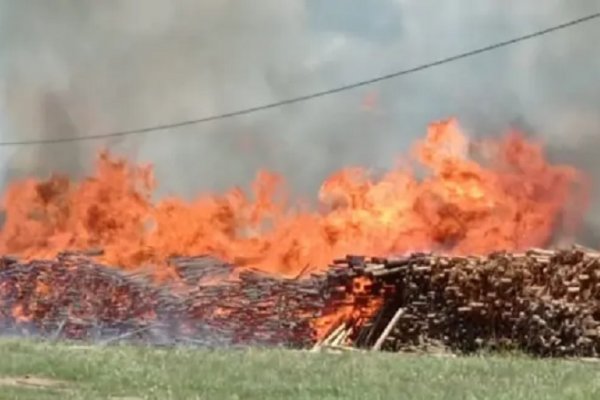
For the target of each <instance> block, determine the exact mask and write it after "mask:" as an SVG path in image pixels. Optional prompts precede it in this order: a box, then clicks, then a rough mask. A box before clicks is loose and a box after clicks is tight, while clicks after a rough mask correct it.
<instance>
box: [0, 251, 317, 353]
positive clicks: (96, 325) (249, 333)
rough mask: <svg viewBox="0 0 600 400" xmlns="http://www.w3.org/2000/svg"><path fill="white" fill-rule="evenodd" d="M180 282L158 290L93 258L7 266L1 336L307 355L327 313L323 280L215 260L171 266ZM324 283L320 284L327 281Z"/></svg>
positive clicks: (144, 277)
mask: <svg viewBox="0 0 600 400" xmlns="http://www.w3.org/2000/svg"><path fill="white" fill-rule="evenodd" d="M170 262H171V264H172V265H173V266H174V267H175V270H176V272H177V274H179V275H180V277H181V280H171V281H168V282H158V281H157V280H156V279H152V277H151V276H150V273H149V272H147V271H146V272H143V271H134V272H127V271H124V270H121V269H118V268H114V267H107V266H104V265H101V264H98V263H95V262H94V261H93V260H91V259H90V258H89V257H87V256H82V255H77V254H61V255H59V256H58V257H57V259H55V260H46V261H31V262H26V263H22V262H19V261H18V260H16V259H12V258H7V257H4V258H1V259H0V333H2V334H12V335H37V336H43V337H51V338H57V339H58V338H61V339H80V340H88V341H93V342H100V343H109V342H115V341H123V340H128V341H138V342H139V341H143V342H144V343H153V344H172V343H178V342H183V343H189V344H195V345H203V346H222V345H228V346H232V345H283V346H289V347H306V346H308V345H309V344H310V343H311V342H312V341H313V340H314V336H313V331H312V327H311V321H312V320H313V318H315V317H316V316H317V315H318V314H319V313H320V310H321V309H322V308H323V301H322V295H321V291H320V290H319V288H320V287H321V286H320V285H319V283H318V282H317V280H316V279H313V280H311V279H307V280H284V279H275V278H273V277H270V276H267V275H262V274H260V273H258V272H256V271H250V270H244V271H240V272H237V271H236V269H235V268H234V267H233V266H230V265H227V264H224V263H222V262H219V261H218V260H215V259H212V258H209V257H186V258H183V257H178V258H173V259H172V260H170ZM322 281H323V280H322V279H321V282H322Z"/></svg>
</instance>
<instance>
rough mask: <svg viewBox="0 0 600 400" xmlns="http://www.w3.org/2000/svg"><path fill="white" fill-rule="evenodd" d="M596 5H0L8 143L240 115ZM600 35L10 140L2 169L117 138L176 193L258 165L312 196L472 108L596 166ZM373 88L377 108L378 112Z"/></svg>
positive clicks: (112, 126)
mask: <svg viewBox="0 0 600 400" xmlns="http://www.w3.org/2000/svg"><path fill="white" fill-rule="evenodd" d="M597 8H598V7H597V1H596V0H571V1H556V0H547V1H544V2H543V5H542V4H540V2H532V1H529V2H524V1H518V0H502V1H498V0H476V1H475V0H473V1H468V0H467V1H466V2H465V0H445V1H443V2H440V1H439V0H420V1H408V0H370V1H361V0H343V1H342V0H338V1H326V0H288V1H285V2H282V1H279V0H261V1H254V2H250V1H236V2H231V1H222V0H204V1H199V0H179V1H177V2H174V1H168V0H145V1H143V2H142V1H136V0H118V1H117V0H105V1H92V0H62V1H55V2H48V1H44V0H28V1H14V0H0V18H1V20H0V88H1V93H2V96H1V101H0V107H1V111H0V112H1V117H0V130H1V132H0V133H1V135H0V139H1V140H2V141H4V140H26V139H39V138H56V137H69V136H84V135H90V134H97V133H103V132H109V131H113V130H126V129H131V128H138V127H144V126H150V125H154V124H163V123H168V122H172V121H180V120H187V119H194V118H197V117H202V116H208V115H211V114H215V113H222V112H228V111H231V110H236V109H240V108H245V107H250V106H255V105H258V104H263V103H269V102H273V101H276V100H279V99H284V98H288V97H293V96H296V95H302V94H306V93H310V92H312V91H319V90H323V89H325V88H329V87H334V86H337V85H341V84H345V83H349V82H352V81H355V80H361V79H365V78H370V77H372V76H375V75H378V74H382V73H388V72H391V71H394V70H398V69H404V68H408V67H411V66H414V65H418V64H421V63H425V62H428V61H430V60H434V59H438V58H441V57H445V56H449V55H453V54H455V53H459V52H463V51H466V50H470V49H472V48H476V47H480V46H484V45H487V44H489V43H492V42H495V41H501V40H505V39H508V38H510V37H513V36H518V35H521V34H525V33H529V32H531V31H534V30H537V29H540V28H544V27H547V26H550V25H553V24H557V23H560V22H563V21H566V20H569V19H572V18H577V17H580V16H583V15H586V14H588V13H592V12H596V11H598V9H597ZM598 37H600V23H598V22H592V23H586V24H584V25H581V26H578V27H574V28H572V29H570V30H567V31H563V32H558V33H554V34H551V35H548V36H546V37H543V38H540V39H536V40H532V41H529V42H526V43H521V44H518V45H515V46H512V47H508V48H504V49H500V50H498V51H495V52H493V53H487V54H484V55H480V56H478V57H475V58H471V59H468V60H462V61H459V62H455V63H453V64H451V65H445V66H442V67H439V68H435V69H431V70H428V71H424V72H420V73H417V74H414V75H411V76H407V77H405V78H401V79H398V80H393V81H386V82H383V83H381V84H378V85H374V86H372V87H368V88H363V89H359V90H355V91H351V92H346V93H342V94H337V95H333V96H330V97H326V98H321V99H318V100H314V101H311V102H307V103H302V104H296V105H293V106H287V107H283V108H279V109H272V110H269V111H265V112H261V113H256V114H253V115H248V116H244V117H240V118H235V119H229V120H225V121H218V122H214V123H207V124H203V125H198V126H189V127H185V128H179V129H172V130H166V131H159V132H155V133H150V134H147V135H140V136H136V137H126V138H120V139H113V140H107V141H96V142H85V143H78V144H57V145H49V146H43V147H36V146H33V147H20V148H1V149H0V155H1V157H2V160H4V161H3V164H2V171H1V172H2V175H4V176H5V177H6V178H5V180H7V179H12V178H13V177H15V176H22V175H30V174H37V175H45V174H47V173H49V171H51V170H64V171H68V172H70V173H72V174H80V173H83V172H84V171H85V170H86V169H89V167H90V166H91V162H92V160H93V155H94V152H95V151H96V150H97V149H98V148H99V147H102V146H108V147H110V148H111V149H113V150H114V151H116V152H118V153H121V154H126V155H128V156H129V157H130V158H131V159H134V160H139V161H143V162H152V163H154V164H155V166H156V172H157V177H158V179H159V182H160V184H161V188H160V189H161V193H162V194H167V193H173V194H175V193H176V194H179V195H185V196H191V195H193V194H195V193H197V192H199V191H202V190H220V189H223V188H226V187H229V186H231V185H234V184H245V183H247V182H248V181H250V180H251V179H252V177H253V176H254V174H255V173H256V171H257V169H259V168H269V169H272V170H275V171H277V172H280V173H282V174H284V175H285V176H286V177H287V178H288V179H289V181H290V183H291V184H292V186H293V188H294V189H295V190H298V191H302V192H305V193H306V192H308V193H312V192H314V190H315V188H316V187H317V185H318V183H319V182H320V181H321V180H322V179H323V178H324V177H325V176H326V175H327V174H328V173H330V172H331V171H332V170H334V169H336V168H339V167H341V166H343V165H348V164H361V165H366V166H369V167H373V168H385V167H387V166H389V165H390V164H391V163H392V162H393V161H394V156H395V155H397V154H400V153H402V152H404V151H405V150H406V148H407V147H408V145H409V144H410V142H412V141H413V140H414V139H415V138H416V137H418V136H420V135H422V134H423V132H424V130H425V127H426V125H427V123H429V122H430V121H432V120H435V119H440V118H445V117H448V116H457V117H459V118H460V119H461V121H462V123H463V125H464V126H466V127H468V128H469V129H470V130H472V131H473V132H474V133H476V134H478V135H486V134H493V133H497V132H499V131H501V130H502V129H505V128H507V127H508V126H510V125H512V124H515V123H518V124H524V125H526V126H528V127H529V128H530V129H531V130H533V131H534V132H535V133H536V134H538V135H540V136H542V137H543V138H544V139H546V140H547V141H548V142H549V143H550V146H551V147H552V148H553V149H554V150H555V151H554V153H556V157H557V158H561V157H563V156H565V155H567V154H568V155H569V157H570V159H571V160H572V161H575V162H579V163H583V164H585V166H586V167H587V168H588V171H589V172H591V173H594V172H596V171H597V170H599V168H598V167H596V165H597V164H596V160H597V159H598V156H600V146H598V145H596V146H594V147H593V148H592V147H591V146H590V144H589V143H590V141H591V140H594V138H596V137H599V136H598V135H599V133H600V114H599V113H598V111H599V110H598V104H600V81H599V80H598V77H597V71H598V70H600V50H599V48H598V46H597V44H596V43H595V40H594V39H595V38H598ZM365 98H366V99H375V100H376V107H375V108H374V109H365V107H364V106H363V103H364V102H365ZM598 141H600V140H597V142H598ZM582 148H583V149H586V152H585V153H584V152H581V151H580V149H582ZM557 150H560V151H557ZM563 150H564V151H563ZM597 175H600V174H597Z"/></svg>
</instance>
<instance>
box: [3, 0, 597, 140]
mask: <svg viewBox="0 0 600 400" xmlns="http://www.w3.org/2000/svg"><path fill="white" fill-rule="evenodd" d="M597 18H600V12H598V13H595V14H591V15H587V16H585V17H581V18H578V19H575V20H571V21H568V22H564V23H562V24H560V25H554V26H552V27H549V28H546V29H542V30H539V31H536V32H533V33H529V34H527V35H523V36H518V37H516V38H513V39H509V40H505V41H503V42H497V43H494V44H491V45H488V46H485V47H481V48H478V49H474V50H470V51H467V52H464V53H460V54H456V55H454V56H450V57H446V58H442V59H439V60H436V61H431V62H429V63H426V64H421V65H418V66H416V67H411V68H408V69H404V70H401V71H396V72H392V73H390V74H386V75H380V76H377V77H375V78H371V79H367V80H363V81H358V82H355V83H351V84H348V85H343V86H338V87H335V88H331V89H327V90H324V91H321V92H315V93H311V94H307V95H303V96H298V97H293V98H290V99H286V100H280V101H277V102H274V103H268V104H263V105H260V106H255V107H250V108H245V109H241V110H237V111H231V112H227V113H223V114H215V115H211V116H208V117H203V118H198V119H192V120H187V121H180V122H173V123H168V124H162V125H154V126H149V127H145V128H137V129H131V130H124V131H117V132H111V133H104V134H96V135H90V136H78V137H64V138H55V139H39V140H24V141H13V142H0V146H2V147H4V146H27V145H38V144H53V143H68V142H80V141H87V140H99V139H107V138H116V137H123V136H130V135H139V134H145V133H149V132H154V131H161V130H166V129H171V128H180V127H183V126H188V125H196V124H201V123H205V122H211V121H217V120H221V119H227V118H233V117H238V116H242V115H247V114H252V113H255V112H259V111H264V110H268V109H271V108H278V107H282V106H286V105H289V104H295V103H300V102H304V101H308V100H312V99H316V98H319V97H324V96H328V95H331V94H335V93H340V92H345V91H348V90H352V89H356V88H359V87H362V86H367V85H371V84H373V83H377V82H381V81H385V80H388V79H393V78H398V77H400V76H403V75H409V74H412V73H415V72H419V71H423V70H426V69H430V68H434V67H437V66H440V65H443V64H448V63H451V62H454V61H458V60H461V59H464V58H469V57H473V56H476V55H479V54H482V53H487V52H490V51H493V50H496V49H499V48H502V47H506V46H510V45H513V44H516V43H519V42H523V41H526V40H529V39H534V38H536V37H539V36H544V35H546V34H549V33H552V32H556V31H560V30H563V29H566V28H570V27H572V26H575V25H579V24H582V23H584V22H588V21H591V20H595V19H597Z"/></svg>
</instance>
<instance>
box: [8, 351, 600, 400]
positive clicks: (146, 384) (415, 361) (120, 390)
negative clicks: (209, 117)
mask: <svg viewBox="0 0 600 400" xmlns="http://www.w3.org/2000/svg"><path fill="white" fill-rule="evenodd" d="M25 375H30V376H34V377H38V378H50V379H56V380H61V381H66V382H68V383H69V384H68V388H67V389H58V390H56V389H39V388H24V387H19V386H14V385H13V386H2V387H0V399H25V400H28V399H42V400H44V399H86V400H93V399H110V398H119V397H122V398H126V397H131V398H138V399H161V400H162V399H165V400H167V399H211V400H212V399H257V400H259V399H260V400H264V399H281V400H285V399H361V400H363V399H369V400H370V399H413V400H417V399H427V400H434V399H506V400H519V399H523V400H525V399H527V400H531V399H560V400H565V399H600V364H595V363H585V362H574V361H550V360H547V361H541V360H530V359H526V358H520V357H473V358H456V359H451V358H439V357H429V356H408V355H398V354H382V353H377V354H363V353H352V354H341V355H337V354H314V353H307V352H294V351H284V350H230V351H226V350H218V351H207V350H191V349H185V348H177V349H151V348H135V347H108V348H106V347H105V348H99V347H98V348H81V347H77V346H68V345H51V344H45V343H33V342H27V341H16V340H2V341H0V383H2V382H6V380H7V379H9V378H13V377H22V376H25Z"/></svg>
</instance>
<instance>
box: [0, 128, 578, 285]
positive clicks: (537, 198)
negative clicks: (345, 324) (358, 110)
mask: <svg viewBox="0 0 600 400" xmlns="http://www.w3.org/2000/svg"><path fill="white" fill-rule="evenodd" d="M400 161H401V162H399V163H398V166H397V168H394V169H392V170H390V171H388V172H387V173H385V174H384V175H383V176H372V175H371V174H370V173H369V171H368V170H367V169H365V168H347V169H343V170H340V171H338V172H336V173H334V174H333V175H331V176H330V177H329V178H328V179H327V180H326V181H325V182H323V184H322V186H321V189H320V191H319V193H318V198H317V199H315V200H314V201H313V202H310V201H302V202H296V201H291V200H290V199H289V196H286V190H285V189H286V188H285V180H284V179H283V178H282V177H280V176H277V175H275V174H272V173H269V172H265V171H262V172H260V173H258V176H257V178H256V180H255V181H254V183H253V184H252V186H251V192H250V193H245V192H244V191H243V190H241V189H239V188H234V189H231V190H229V191H228V192H226V193H222V194H203V195H201V196H199V197H198V198H197V199H196V200H194V201H191V202H190V201H184V200H182V199H178V198H166V199H163V200H160V201H158V202H153V201H152V200H151V196H152V193H153V190H154V188H155V185H156V182H155V181H154V179H153V174H152V169H151V167H150V166H135V165H131V164H129V163H128V162H127V161H126V160H123V159H119V158H117V157H114V156H113V155H110V154H108V153H102V154H101V155H100V156H99V158H98V160H97V166H96V170H95V173H94V174H93V175H92V176H90V177H89V178H87V179H85V180H83V181H81V182H73V181H70V180H69V179H67V178H64V177H60V176H53V177H51V178H50V179H49V180H47V181H38V180H34V179H29V180H24V181H19V182H14V183H13V184H11V185H10V187H9V188H8V189H7V191H6V193H5V196H4V204H3V206H4V211H5V212H6V222H5V225H4V227H3V229H2V231H1V233H0V253H2V254H13V255H19V256H21V257H24V258H50V257H54V256H55V255H56V254H57V253H58V252H61V251H64V250H67V249H68V250H89V249H93V248H102V249H103V250H104V254H103V255H102V256H101V258H102V259H101V261H102V262H104V263H107V264H109V265H115V266H121V267H123V268H136V267H139V266H154V267H155V268H156V271H157V273H158V275H161V276H168V275H169V274H170V271H169V268H168V267H167V263H166V262H165V260H166V259H167V258H168V257H170V256H172V255H199V254H210V255H212V256H214V257H217V258H220V259H222V260H226V261H228V262H231V263H233V264H235V265H238V266H240V267H251V268H254V269H259V270H262V271H265V272H270V273H274V274H279V275H281V276H285V277H295V276H297V275H299V274H301V273H303V272H306V271H309V272H315V271H318V270H321V271H322V270H323V269H324V268H326V267H327V265H328V264H329V263H330V262H331V260H333V259H335V258H338V257H343V256H345V255H346V254H372V255H381V256H387V255H392V254H399V253H405V252H410V251H416V250H433V251H442V252H445V253H450V254H466V253H469V254H483V253H489V252H492V251H496V250H519V249H525V248H529V247H531V246H545V245H548V244H549V242H550V240H551V239H552V235H553V233H554V232H556V231H557V230H564V229H575V228H576V225H577V221H578V219H579V218H580V217H581V215H582V213H583V212H584V211H585V207H586V205H587V202H586V201H587V197H586V195H585V193H586V190H585V189H586V187H585V179H584V176H583V174H582V173H581V172H579V171H577V170H576V169H574V168H571V167H569V166H563V165H552V164H551V163H549V162H548V161H547V160H546V158H545V156H544V153H543V150H542V147H541V146H540V144H538V143H534V142H532V141H530V140H528V139H526V138H525V137H524V136H523V135H521V134H520V133H517V132H512V133H509V134H508V135H505V136H503V137H500V138H495V139H487V140H484V141H480V142H477V143H475V142H472V141H470V140H469V139H468V138H467V136H466V135H465V134H464V133H463V132H462V131H461V130H460V128H459V126H458V123H457V121H455V120H447V121H442V122H437V123H433V124H431V125H430V126H429V128H428V130H427V135H426V137H425V138H424V139H423V140H421V141H419V142H417V143H416V144H415V145H414V147H413V149H412V151H411V152H410V155H409V156H408V157H405V158H402V159H401V160H400ZM421 171H423V172H424V177H423V178H419V176H420V175H421ZM313 203H317V204H318V206H317V207H314V208H310V207H308V206H305V204H313Z"/></svg>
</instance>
